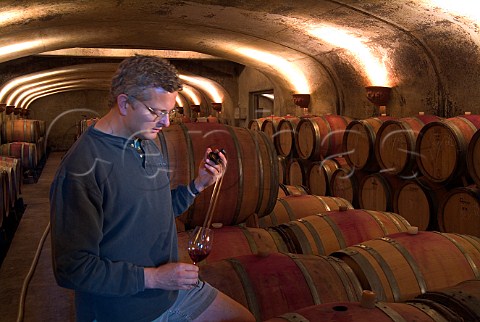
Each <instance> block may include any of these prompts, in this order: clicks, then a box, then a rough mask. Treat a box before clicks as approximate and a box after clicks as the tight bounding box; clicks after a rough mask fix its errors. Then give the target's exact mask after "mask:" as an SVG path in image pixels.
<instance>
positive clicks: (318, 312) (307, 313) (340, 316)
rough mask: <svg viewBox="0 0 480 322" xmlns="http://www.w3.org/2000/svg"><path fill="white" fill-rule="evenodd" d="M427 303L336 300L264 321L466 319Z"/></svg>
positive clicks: (418, 321)
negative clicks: (370, 305)
mask: <svg viewBox="0 0 480 322" xmlns="http://www.w3.org/2000/svg"><path fill="white" fill-rule="evenodd" d="M428 304H430V305H428ZM428 304H427V303H419V301H417V302H415V301H413V302H408V303H389V302H377V303H376V304H375V306H374V307H373V308H367V307H363V306H362V305H361V304H360V303H359V302H333V303H325V304H319V305H312V306H309V307H305V308H302V309H300V310H296V311H293V312H288V313H285V314H282V315H280V316H277V317H275V318H272V319H269V320H267V321H264V322H321V321H328V322H389V321H392V322H410V321H415V322H463V320H462V318H461V317H460V316H459V315H458V314H455V313H454V312H452V311H451V310H449V309H448V308H447V307H445V306H442V305H435V303H431V302H430V303H428Z"/></svg>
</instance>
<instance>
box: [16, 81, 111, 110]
mask: <svg viewBox="0 0 480 322" xmlns="http://www.w3.org/2000/svg"><path fill="white" fill-rule="evenodd" d="M102 81H103V82H102ZM86 84H89V85H90V88H98V87H103V88H108V86H109V83H107V82H106V81H105V80H103V79H100V80H93V79H89V80H88V81H86V80H70V81H65V82H58V83H55V84H49V85H44V86H37V87H35V88H32V89H29V90H27V91H25V92H23V93H22V94H21V95H19V97H18V98H17V99H16V100H15V105H21V106H23V105H25V103H24V101H26V100H28V99H29V98H31V97H32V95H33V96H35V95H37V94H38V93H43V92H46V91H48V90H55V89H59V88H63V87H66V86H74V85H77V86H86Z"/></svg>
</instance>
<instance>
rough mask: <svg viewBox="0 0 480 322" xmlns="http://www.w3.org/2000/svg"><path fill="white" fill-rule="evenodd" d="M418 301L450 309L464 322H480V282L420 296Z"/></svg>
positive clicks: (466, 283) (461, 283)
mask: <svg viewBox="0 0 480 322" xmlns="http://www.w3.org/2000/svg"><path fill="white" fill-rule="evenodd" d="M417 299H427V300H431V301H434V302H437V303H440V304H442V305H444V306H446V307H449V308H450V309H451V310H452V311H454V312H455V313H457V314H458V315H459V316H461V317H462V318H463V319H464V321H480V280H468V281H463V282H460V283H458V284H457V285H455V286H452V287H447V288H444V289H441V290H438V291H430V292H426V293H425V294H422V295H419V296H418V297H417Z"/></svg>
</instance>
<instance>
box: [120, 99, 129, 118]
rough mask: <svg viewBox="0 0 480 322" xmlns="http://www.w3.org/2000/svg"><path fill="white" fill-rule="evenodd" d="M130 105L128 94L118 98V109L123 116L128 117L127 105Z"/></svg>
mask: <svg viewBox="0 0 480 322" xmlns="http://www.w3.org/2000/svg"><path fill="white" fill-rule="evenodd" d="M128 104H130V102H129V101H128V96H127V95H126V94H120V95H118V96H117V108H118V111H119V112H120V114H121V115H123V116H125V115H127V105H128Z"/></svg>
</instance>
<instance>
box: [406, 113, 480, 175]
mask: <svg viewBox="0 0 480 322" xmlns="http://www.w3.org/2000/svg"><path fill="white" fill-rule="evenodd" d="M479 128H480V115H462V116H457V117H452V118H448V119H444V120H441V121H434V122H431V123H429V124H426V125H425V126H424V127H423V128H422V129H421V131H420V132H419V134H418V137H417V142H416V146H415V152H416V154H417V165H418V168H419V169H420V172H421V173H422V174H423V175H424V176H425V177H427V178H428V179H429V180H431V181H433V182H436V183H450V182H453V181H455V180H458V179H459V178H461V177H465V176H467V175H468V171H467V160H466V154H467V150H468V146H469V144H470V140H471V138H472V137H473V135H474V134H475V132H476V131H477V130H478V129H479Z"/></svg>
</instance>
